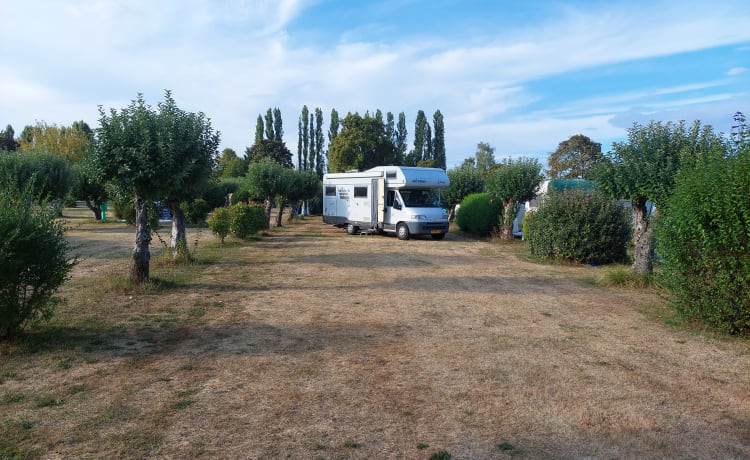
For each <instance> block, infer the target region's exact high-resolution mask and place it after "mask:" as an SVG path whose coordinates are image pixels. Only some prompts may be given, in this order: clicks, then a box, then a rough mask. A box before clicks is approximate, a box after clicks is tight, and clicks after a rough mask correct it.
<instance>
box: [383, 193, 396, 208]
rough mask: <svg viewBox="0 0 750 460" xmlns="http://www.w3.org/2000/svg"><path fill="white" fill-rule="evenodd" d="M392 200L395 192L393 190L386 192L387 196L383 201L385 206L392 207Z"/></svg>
mask: <svg viewBox="0 0 750 460" xmlns="http://www.w3.org/2000/svg"><path fill="white" fill-rule="evenodd" d="M394 198H396V192H394V191H393V190H388V196H387V197H386V199H385V205H386V206H393V200H394Z"/></svg>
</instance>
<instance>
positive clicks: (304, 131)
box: [300, 105, 310, 170]
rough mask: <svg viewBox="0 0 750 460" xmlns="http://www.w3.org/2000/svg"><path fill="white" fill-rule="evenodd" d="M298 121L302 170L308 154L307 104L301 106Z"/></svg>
mask: <svg viewBox="0 0 750 460" xmlns="http://www.w3.org/2000/svg"><path fill="white" fill-rule="evenodd" d="M300 121H301V124H302V168H300V169H302V170H306V169H307V166H308V161H309V155H310V137H309V136H310V129H309V124H310V111H309V110H308V108H307V105H303V106H302V114H301V115H300Z"/></svg>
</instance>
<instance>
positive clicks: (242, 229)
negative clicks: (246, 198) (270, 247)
mask: <svg viewBox="0 0 750 460" xmlns="http://www.w3.org/2000/svg"><path fill="white" fill-rule="evenodd" d="M229 216H230V224H229V228H230V230H231V232H232V233H233V234H234V236H236V237H237V238H240V239H242V240H244V239H245V238H247V237H248V236H250V235H252V234H255V233H258V232H260V231H261V230H267V229H268V219H267V218H266V213H265V211H264V210H263V208H262V207H260V206H256V205H250V204H246V203H237V204H233V205H232V206H230V207H229Z"/></svg>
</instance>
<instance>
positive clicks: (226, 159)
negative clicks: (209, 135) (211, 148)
mask: <svg viewBox="0 0 750 460" xmlns="http://www.w3.org/2000/svg"><path fill="white" fill-rule="evenodd" d="M247 164H248V162H247V159H246V158H240V157H239V156H238V155H237V152H235V151H234V149H230V148H225V149H224V150H222V151H221V154H220V155H219V159H218V168H217V169H218V171H219V177H242V176H244V175H245V174H246V173H247Z"/></svg>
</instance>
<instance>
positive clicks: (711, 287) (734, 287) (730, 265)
mask: <svg viewBox="0 0 750 460" xmlns="http://www.w3.org/2000/svg"><path fill="white" fill-rule="evenodd" d="M656 232H657V234H656V236H657V254H658V255H659V257H660V260H661V266H662V267H661V268H662V269H661V274H660V280H661V282H662V283H663V284H664V286H666V287H667V288H668V289H669V290H670V291H671V292H672V293H673V294H674V296H675V300H676V301H677V302H676V306H677V307H678V309H679V310H680V311H681V312H682V313H683V314H685V315H686V316H688V317H692V318H700V319H702V320H704V321H706V322H708V323H710V324H712V325H713V326H715V327H717V328H719V329H721V330H724V331H727V332H730V333H737V334H750V148H746V149H745V150H744V151H743V152H741V153H739V154H738V156H733V157H729V158H727V157H725V156H724V154H723V152H720V153H715V154H714V155H713V156H709V157H708V158H706V159H704V160H701V161H699V162H697V164H695V165H694V166H691V167H685V168H684V169H683V170H682V171H680V173H679V174H678V175H677V179H676V185H675V189H674V193H673V195H672V197H671V198H670V200H669V201H668V203H667V206H666V207H665V210H664V216H663V217H662V218H661V219H660V220H659V225H658V227H657V230H656Z"/></svg>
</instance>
